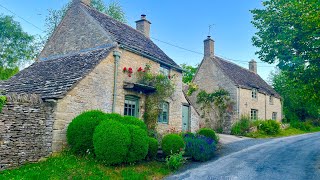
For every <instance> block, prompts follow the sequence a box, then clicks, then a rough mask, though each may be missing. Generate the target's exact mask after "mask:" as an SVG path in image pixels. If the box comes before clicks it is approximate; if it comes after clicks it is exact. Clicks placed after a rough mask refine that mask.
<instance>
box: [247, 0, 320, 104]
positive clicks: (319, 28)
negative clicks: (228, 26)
mask: <svg viewBox="0 0 320 180" xmlns="http://www.w3.org/2000/svg"><path fill="white" fill-rule="evenodd" d="M263 6H264V9H254V10H252V11H251V12H252V13H253V21H252V23H253V25H254V26H255V27H256V28H257V29H258V32H257V33H256V34H255V36H254V37H253V38H252V41H253V45H254V46H256V47H258V48H259V50H258V51H257V54H258V55H259V58H260V59H261V60H262V61H265V62H268V63H277V66H278V67H279V68H280V69H281V70H282V73H283V74H285V77H286V78H287V79H288V80H290V83H289V84H291V85H294V86H292V87H295V88H300V89H303V90H304V91H303V92H300V93H302V94H304V96H305V97H306V99H307V100H308V101H312V102H314V103H315V104H317V105H318V106H320V101H319V99H320V76H319V74H320V18H319V17H320V1H319V0H290V1H288V0H267V1H264V2H263Z"/></svg>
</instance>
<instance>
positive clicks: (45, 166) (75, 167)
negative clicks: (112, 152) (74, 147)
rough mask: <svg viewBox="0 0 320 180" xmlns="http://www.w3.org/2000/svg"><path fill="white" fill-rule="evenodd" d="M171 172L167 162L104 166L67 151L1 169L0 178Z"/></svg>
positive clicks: (140, 176)
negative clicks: (17, 166) (15, 167)
mask: <svg viewBox="0 0 320 180" xmlns="http://www.w3.org/2000/svg"><path fill="white" fill-rule="evenodd" d="M170 173H171V171H170V170H169V169H168V168H167V167H166V165H165V163H161V162H157V161H150V162H140V163H136V164H134V165H121V166H115V167H113V166H104V165H102V164H101V163H99V162H97V161H96V160H94V159H93V158H89V157H78V156H75V155H72V154H71V153H69V152H64V153H61V154H59V155H56V156H54V157H50V158H48V159H47V160H45V161H42V162H38V163H30V164H26V165H23V166H21V167H19V168H17V169H12V170H5V171H2V172H0V179H3V180H4V179H19V180H20V179H162V178H163V177H164V176H166V175H168V174H170Z"/></svg>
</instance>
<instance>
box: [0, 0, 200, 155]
mask: <svg viewBox="0 0 320 180" xmlns="http://www.w3.org/2000/svg"><path fill="white" fill-rule="evenodd" d="M89 4H90V1H88V0H86V1H84V0H82V1H80V0H74V1H73V2H72V5H71V7H70V9H69V10H68V11H67V13H66V15H65V17H64V18H63V20H62V21H61V23H60V24H59V26H58V27H57V28H56V30H55V31H54V33H53V35H52V36H51V38H50V39H49V40H48V42H47V43H46V45H45V47H44V49H43V51H42V52H41V54H40V57H39V60H38V62H35V63H33V64H32V65H31V66H30V67H28V68H26V69H24V70H22V71H21V72H19V73H18V74H17V75H15V76H14V77H12V78H11V79H9V80H8V81H5V82H2V83H1V84H0V88H1V89H2V90H3V91H5V92H6V93H7V94H10V93H15V94H18V95H19V94H36V95H38V96H40V99H41V103H39V104H38V105H37V107H38V108H37V107H28V106H26V104H21V102H22V101H14V100H13V101H12V102H11V101H10V100H9V101H10V102H9V103H10V107H9V106H8V107H7V106H5V107H4V108H3V111H2V113H1V115H0V129H2V130H3V131H1V132H0V138H2V139H3V143H2V144H0V149H1V146H3V147H4V146H5V145H6V143H7V145H6V147H8V143H10V139H9V138H10V137H9V136H11V135H9V134H10V133H13V132H14V131H12V129H10V128H16V126H14V127H13V126H10V125H11V124H12V122H8V120H6V119H8V118H6V117H8V116H10V117H11V116H12V117H14V116H15V117H16V118H15V120H12V121H20V122H21V123H20V124H22V126H23V122H24V121H25V120H26V119H27V120H28V121H34V122H36V121H39V119H37V117H38V115H37V113H35V112H41V113H42V114H43V115H41V117H42V120H43V121H46V119H45V117H50V120H51V121H50V122H51V123H48V125H47V126H46V130H45V131H43V132H42V131H41V132H42V133H44V134H46V138H43V139H50V138H48V137H51V140H46V141H45V142H44V143H45V144H46V147H47V149H46V151H47V152H48V153H50V152H57V151H60V150H61V149H62V148H63V147H64V146H65V144H66V129H67V127H68V124H69V123H70V122H71V121H72V119H73V118H74V117H76V116H77V115H79V114H80V113H81V112H83V111H86V110H91V109H101V110H103V111H105V112H108V113H111V112H116V113H120V114H122V115H129V116H136V117H139V118H141V119H143V114H144V111H145V106H144V105H145V99H146V96H147V95H148V94H150V93H153V92H154V90H155V88H154V87H150V86H147V85H143V84H139V83H137V81H136V80H137V79H136V77H135V76H134V75H132V76H131V77H129V76H128V73H124V72H123V69H124V68H127V69H129V68H131V69H132V71H137V70H138V69H139V68H140V67H142V68H144V67H145V66H146V65H148V66H150V71H151V72H153V73H162V74H164V75H165V76H171V77H174V78H172V81H173V82H174V84H175V90H174V94H173V96H172V97H171V98H168V99H164V101H163V103H162V106H161V109H162V111H161V114H160V116H159V119H158V125H157V130H158V132H160V133H166V131H167V130H169V129H174V130H175V131H193V132H194V131H196V130H197V129H198V128H199V121H198V114H197V112H196V111H195V109H194V108H193V107H192V106H190V104H189V102H188V101H187V100H186V98H185V96H184V94H183V91H182V69H181V68H180V67H179V65H177V64H176V63H175V62H174V61H173V60H172V59H171V58H170V57H168V56H167V55H166V54H165V53H164V52H163V51H162V50H161V49H160V48H159V47H158V46H157V45H155V44H154V43H153V42H152V41H151V39H150V34H149V33H150V25H151V23H150V21H148V20H147V19H146V16H145V15H142V16H141V19H140V20H138V21H136V29H134V28H132V27H130V26H128V25H126V24H123V23H121V22H118V21H116V20H114V19H112V18H111V17H109V16H107V15H105V14H103V13H100V12H98V11H96V10H95V9H93V8H92V7H90V5H89ZM26 103H27V102H26ZM27 104H28V103H27ZM48 104H50V106H49V107H50V111H45V110H44V109H45V108H41V107H42V106H44V107H47V106H48ZM18 105H19V106H20V107H19V108H20V110H19V113H17V111H18V110H17V109H19V108H16V107H15V106H18ZM14 113H16V115H14ZM46 113H47V114H46ZM31 114H33V115H32V117H29V115H31ZM19 118H20V119H19ZM12 119H14V118H12ZM32 119H33V120H32ZM44 123H46V122H44ZM13 124H14V123H13ZM42 124H43V123H42ZM50 128H51V129H50ZM23 131H24V129H23V127H20V128H19V130H17V132H16V133H22V132H23ZM39 132H40V129H39ZM39 135H41V134H37V136H39ZM12 136H14V134H13V135H12ZM29 136H30V138H32V137H33V136H32V135H29ZM19 141H23V140H21V139H19ZM29 148H31V149H32V148H34V147H29ZM21 151H23V150H21ZM25 151H28V150H25ZM19 153H21V152H20V151H19V152H17V155H18V154H19ZM7 155H8V154H7ZM0 156H1V158H2V156H4V155H3V154H1V153H0Z"/></svg>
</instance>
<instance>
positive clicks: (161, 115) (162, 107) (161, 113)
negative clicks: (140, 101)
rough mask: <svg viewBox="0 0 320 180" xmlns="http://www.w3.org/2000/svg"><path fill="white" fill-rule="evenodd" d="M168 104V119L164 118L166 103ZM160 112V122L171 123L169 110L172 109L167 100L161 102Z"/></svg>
mask: <svg viewBox="0 0 320 180" xmlns="http://www.w3.org/2000/svg"><path fill="white" fill-rule="evenodd" d="M165 104H166V105H167V108H166V113H167V115H166V119H165V120H164V119H163V112H164V111H163V109H164V105H165ZM159 108H160V113H159V116H158V123H161V124H169V110H170V104H169V102H167V101H163V102H161V105H160V107H159Z"/></svg>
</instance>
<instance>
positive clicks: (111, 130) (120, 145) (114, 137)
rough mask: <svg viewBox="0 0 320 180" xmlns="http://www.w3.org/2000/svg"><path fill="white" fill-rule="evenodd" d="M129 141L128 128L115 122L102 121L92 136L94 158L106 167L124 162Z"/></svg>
mask: <svg viewBox="0 0 320 180" xmlns="http://www.w3.org/2000/svg"><path fill="white" fill-rule="evenodd" d="M130 141H131V138H130V132H129V130H128V128H127V127H126V126H125V125H123V124H121V123H120V122H117V121H115V120H109V121H102V122H101V123H100V124H99V125H98V126H97V127H96V130H95V131H94V134H93V146H94V152H95V154H96V157H97V159H98V160H101V161H102V162H104V163H105V164H107V165H113V164H120V163H122V162H125V160H126V157H127V154H128V147H129V145H130Z"/></svg>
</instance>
